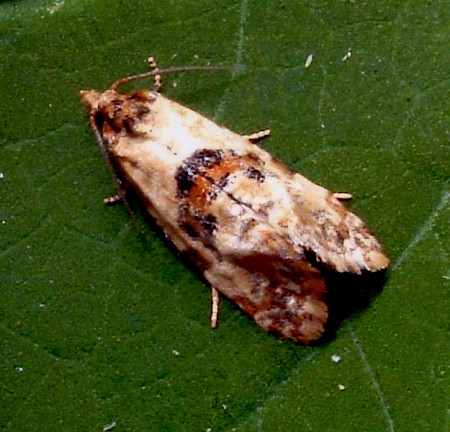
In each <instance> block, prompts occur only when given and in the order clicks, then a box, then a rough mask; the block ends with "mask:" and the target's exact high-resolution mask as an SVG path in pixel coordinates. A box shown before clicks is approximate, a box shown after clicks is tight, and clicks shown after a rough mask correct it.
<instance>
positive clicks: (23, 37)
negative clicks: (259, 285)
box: [0, 0, 450, 432]
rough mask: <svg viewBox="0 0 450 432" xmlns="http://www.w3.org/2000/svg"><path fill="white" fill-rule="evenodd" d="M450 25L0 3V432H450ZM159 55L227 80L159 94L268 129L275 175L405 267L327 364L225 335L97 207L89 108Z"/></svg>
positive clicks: (397, 267)
mask: <svg viewBox="0 0 450 432" xmlns="http://www.w3.org/2000/svg"><path fill="white" fill-rule="evenodd" d="M449 20H450V12H449V8H448V2H446V1H443V0H441V1H439V0H436V1H429V2H415V3H414V2H400V1H378V2H371V1H362V0H354V1H345V0H342V1H330V0H328V1H325V0H323V1H316V2H307V1H302V2H288V1H281V0H280V1H270V2H257V1H248V0H242V1H241V2H233V1H228V0H226V1H222V2H211V1H204V0H197V1H195V2H188V1H185V0H180V1H178V2H175V1H167V2H148V1H147V2H144V1H127V2H122V1H92V0H91V1H89V0H84V1H83V0H81V1H80V0H78V1H74V0H53V1H44V0H34V1H25V0H23V1H2V2H0V35H1V42H2V43H1V44H0V56H1V59H2V60H1V62H0V70H1V77H2V79H1V81H0V89H1V91H0V95H1V99H0V107H1V116H0V239H1V243H0V244H1V249H0V281H1V282H0V283H1V285H2V290H1V292H2V301H1V306H0V312H1V313H0V317H1V326H0V334H1V335H0V341H1V342H0V344H1V352H0V353H1V360H0V364H1V376H0V380H1V393H0V394H1V399H0V400H1V416H0V428H1V429H4V430H8V431H19V430H33V431H56V430H64V431H87V430H89V431H102V430H104V429H103V428H105V429H107V428H108V427H109V428H111V430H117V431H138V430H143V431H145V430H158V431H165V430H167V431H172V430H183V431H206V430H209V429H211V430H212V431H218V430H221V431H222V430H228V431H231V430H234V431H241V432H242V431H257V430H258V431H286V430H296V431H362V430H364V431H366V430H367V431H384V430H386V431H412V430H414V431H431V430H432V431H438V430H442V431H443V430H447V429H448V426H449V415H448V410H447V408H448V406H447V404H448V397H449V382H448V337H449V331H448V310H449V308H448V288H449V279H450V273H449V268H450V266H449V244H450V234H449V228H448V226H449V224H448V221H449V218H450V203H449V201H450V192H449V187H448V179H449V167H450V163H449V162H450V157H449V130H450V124H449V110H448V106H449V105H448V101H449V100H450V87H449V70H450V64H449V63H450V62H449V58H450V57H449V55H448V48H449V44H448V40H449V37H450V34H449V33H450V32H449V27H448V22H449ZM310 54H313V61H312V63H311V65H310V66H309V67H305V61H306V59H307V58H308V56H309V55H310ZM149 55H153V56H154V57H155V58H156V59H157V61H158V64H159V66H160V67H170V66H180V65H205V64H212V65H232V66H234V69H233V70H232V72H231V73H230V72H214V73H209V74H206V75H205V74H204V73H191V74H179V75H170V76H169V75H168V76H164V92H165V94H167V95H168V96H170V97H171V98H174V99H175V100H177V101H179V102H180V103H182V104H186V105H189V106H191V107H193V108H194V109H196V110H197V111H199V112H201V113H203V114H205V115H207V116H209V117H212V118H214V119H215V120H216V121H217V122H219V123H221V124H223V125H225V126H227V127H229V128H231V129H233V130H236V131H238V132H242V133H251V132H254V131H257V130H259V129H263V128H268V127H269V128H271V129H272V137H271V138H270V139H269V140H267V141H266V142H265V143H264V146H265V147H266V148H267V149H268V150H269V151H270V152H271V153H273V154H274V155H276V156H277V157H279V158H280V159H282V160H284V161H285V162H286V163H288V164H289V165H290V166H291V167H292V168H294V169H296V170H298V171H300V172H302V173H303V174H304V175H306V176H307V177H309V178H311V179H312V180H314V181H315V182H317V183H319V184H321V185H324V186H325V187H327V188H329V189H330V190H334V191H349V192H352V193H353V195H354V200H353V202H352V203H351V208H352V210H353V211H355V212H356V213H357V214H359V215H361V216H362V217H363V218H364V219H365V220H366V221H367V222H368V224H369V225H370V226H371V228H372V229H373V230H374V231H375V232H376V233H377V236H378V237H379V238H380V240H381V241H382V243H383V245H384V247H385V250H386V252H387V254H388V255H389V256H390V258H391V261H392V266H391V269H390V274H389V279H388V281H387V283H386V284H385V286H384V289H383V291H382V292H381V293H379V294H378V295H377V296H376V297H375V298H374V299H373V300H372V301H371V302H370V304H369V305H368V306H367V307H365V308H361V309H359V310H358V311H357V312H356V313H354V314H352V315H351V316H350V317H348V318H347V319H346V320H344V321H343V322H342V324H341V325H340V327H339V328H338V330H337V332H336V334H335V335H334V336H333V337H332V338H331V339H330V340H328V341H324V342H323V343H322V344H319V345H317V346H315V347H304V346H301V345H295V344H293V343H291V342H287V341H283V340H280V339H277V338H276V337H274V336H271V335H269V334H266V333H264V332H263V331H261V330H260V329H259V328H257V327H256V326H255V325H254V324H253V323H252V322H251V321H250V320H249V319H248V318H247V317H246V316H245V315H244V314H242V313H241V312H240V311H239V310H237V308H235V307H234V306H233V305H232V304H231V303H229V302H227V301H223V302H222V306H221V319H220V325H219V328H218V329H217V330H215V331H213V330H211V329H210V328H209V310H210V294H209V291H208V287H207V286H206V285H205V284H204V283H203V282H202V281H201V280H200V279H199V278H198V277H197V276H196V275H195V274H194V273H192V272H191V271H190V270H189V269H188V268H187V267H185V266H184V265H183V263H181V262H180V261H179V260H178V259H177V257H176V254H174V253H173V252H172V251H171V250H170V249H169V248H167V246H166V244H165V242H164V241H162V240H161V237H160V236H159V235H157V234H156V233H155V232H154V229H153V227H152V226H149V225H144V231H145V233H144V235H143V236H142V235H140V234H139V231H138V229H137V228H136V226H135V225H134V223H133V222H132V220H131V218H130V216H129V214H128V213H127V211H126V209H125V208H123V207H121V206H114V207H106V206H104V205H103V204H102V198H103V197H105V196H109V195H111V194H113V193H114V187H113V183H112V181H111V179H110V178H109V176H108V172H107V169H106V167H105V165H104V162H103V160H102V157H101V155H100V152H99V151H98V149H97V147H96V144H95V140H94V137H93V135H92V132H91V131H90V129H89V125H88V122H87V113H86V112H85V109H84V108H83V107H82V106H81V105H80V102H79V95H78V93H79V90H81V89H91V88H95V89H97V90H105V89H106V88H107V87H108V86H109V85H110V84H111V83H112V82H113V81H114V80H116V79H117V78H120V77H122V76H125V75H130V74H134V73H139V72H143V71H145V70H146V64H145V60H146V58H147V57H148V56H149ZM140 85H142V86H148V85H150V84H146V83H145V82H144V83H140ZM345 289H346V287H345V286H343V287H342V290H343V292H345ZM334 354H336V355H339V356H340V358H341V361H340V362H338V363H335V362H333V361H332V360H331V357H332V355H334ZM339 386H341V387H339ZM342 386H343V387H342Z"/></svg>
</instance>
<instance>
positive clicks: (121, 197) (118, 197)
mask: <svg viewBox="0 0 450 432" xmlns="http://www.w3.org/2000/svg"><path fill="white" fill-rule="evenodd" d="M126 194H127V193H126V189H120V191H119V193H116V194H115V195H113V196H110V197H107V198H103V202H104V203H105V204H108V205H109V204H117V203H121V202H123V201H125V197H126Z"/></svg>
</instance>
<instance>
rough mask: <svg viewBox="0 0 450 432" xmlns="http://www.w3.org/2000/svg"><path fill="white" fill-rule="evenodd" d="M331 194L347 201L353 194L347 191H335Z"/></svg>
mask: <svg viewBox="0 0 450 432" xmlns="http://www.w3.org/2000/svg"><path fill="white" fill-rule="evenodd" d="M333 196H334V197H335V198H336V199H338V200H339V201H348V200H351V199H352V198H353V195H352V194H349V193H347V192H335V193H334V194H333Z"/></svg>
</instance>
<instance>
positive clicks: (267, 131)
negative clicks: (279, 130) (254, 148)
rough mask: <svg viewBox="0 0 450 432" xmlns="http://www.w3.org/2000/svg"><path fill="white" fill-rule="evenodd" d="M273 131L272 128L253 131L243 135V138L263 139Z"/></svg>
mask: <svg viewBox="0 0 450 432" xmlns="http://www.w3.org/2000/svg"><path fill="white" fill-rule="evenodd" d="M270 133H271V130H270V129H264V130H262V131H259V132H255V133H252V134H250V135H242V137H243V138H247V139H248V140H249V141H261V140H262V139H264V138H266V137H268V136H269V135H270Z"/></svg>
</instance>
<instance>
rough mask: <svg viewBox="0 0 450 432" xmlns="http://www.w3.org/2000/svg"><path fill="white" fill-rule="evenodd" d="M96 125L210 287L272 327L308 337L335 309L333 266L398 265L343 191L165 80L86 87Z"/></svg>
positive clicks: (122, 171) (115, 160)
mask: <svg viewBox="0 0 450 432" xmlns="http://www.w3.org/2000/svg"><path fill="white" fill-rule="evenodd" d="M81 98H82V101H83V103H84V104H85V105H86V106H87V108H88V109H89V111H90V120H91V125H92V127H93V128H94V131H95V133H96V135H97V138H98V140H99V142H100V145H101V147H102V150H103V152H104V153H105V154H106V155H107V157H108V159H109V160H110V162H111V163H112V165H113V166H114V168H115V169H116V170H117V173H118V175H119V178H121V179H122V180H123V181H124V182H125V183H126V184H129V185H131V186H132V187H134V188H135V189H136V191H137V192H138V193H139V195H140V197H141V198H142V199H143V201H144V202H145V205H146V207H147V209H148V211H149V212H150V214H151V215H152V216H153V217H154V218H155V220H156V222H157V223H158V224H159V226H160V227H161V228H162V229H163V231H164V233H165V234H166V236H167V237H168V238H169V239H170V240H171V241H172V242H173V243H174V244H175V246H176V247H177V249H178V250H179V251H180V252H182V253H184V254H186V255H188V256H189V257H190V258H191V259H192V260H193V261H194V262H195V263H196V265H197V266H198V267H199V268H200V270H201V271H202V272H203V274H204V276H205V278H206V279H207V280H208V281H209V283H210V284H211V287H212V288H214V289H217V290H218V291H219V292H220V293H222V294H223V295H225V296H227V297H228V298H230V299H231V300H232V301H234V302H235V303H236V304H237V305H238V306H239V307H240V308H242V309H243V310H244V311H245V312H246V313H248V314H249V315H250V316H251V317H252V318H253V319H254V320H255V322H256V323H257V324H259V325H260V326H261V327H262V328H264V329H265V330H267V331H270V332H275V333H278V334H280V335H282V336H284V337H286V338H290V339H293V340H296V341H301V342H304V343H308V342H310V341H313V340H316V339H318V338H319V337H320V336H321V334H322V332H323V329H324V324H325V322H326V320H327V317H328V311H327V305H326V303H325V294H326V286H325V282H324V278H323V275H322V273H323V270H324V269H325V268H326V269H331V270H335V271H337V272H351V273H357V274H358V273H361V272H362V271H370V272H375V271H378V270H382V269H385V268H386V267H387V266H388V263H389V261H388V259H387V257H386V256H385V255H384V254H383V253H382V251H381V246H380V244H379V243H378V241H377V239H376V238H375V237H374V236H373V234H372V233H371V232H370V230H369V229H368V228H367V226H366V225H365V224H364V222H363V221H362V220H361V219H359V218H358V217H357V216H355V215H354V214H353V213H351V212H349V211H348V210H347V209H346V208H345V207H344V206H343V205H342V203H341V202H340V201H339V200H338V199H337V197H336V195H334V194H333V193H331V192H329V191H328V190H326V189H324V188H322V187H320V186H318V185H316V184H314V183H312V182H311V181H309V180H308V179H306V178H305V177H303V176H302V175H300V174H298V173H295V172H293V171H292V170H290V169H289V168H288V167H287V166H286V165H284V164H283V163H282V162H280V161H277V160H275V159H274V158H273V157H272V156H271V155H270V154H269V153H267V152H266V151H264V150H263V149H261V148H260V147H259V146H258V145H256V144H255V143H254V142H253V141H252V140H251V139H250V138H249V137H246V136H241V135H238V134H236V133H234V132H232V131H230V130H228V129H226V128H224V127H221V126H218V125H217V124H216V123H214V122H212V121H211V120H209V119H207V118H205V117H204V116H202V115H200V114H198V113H196V112H194V111H192V110H190V109H188V108H186V107H184V106H182V105H180V104H178V103H176V102H173V101H171V100H169V99H167V98H166V97H164V96H162V95H161V94H160V93H159V92H158V91H152V90H139V91H135V92H131V93H125V94H124V93H120V92H119V91H117V90H116V89H115V88H111V89H110V90H107V91H106V92H104V93H99V92H96V91H94V90H88V91H82V92H81Z"/></svg>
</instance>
